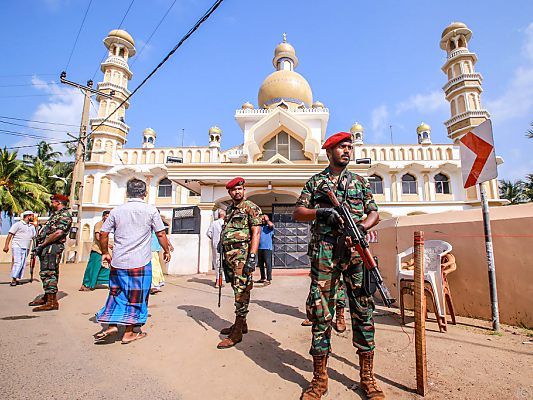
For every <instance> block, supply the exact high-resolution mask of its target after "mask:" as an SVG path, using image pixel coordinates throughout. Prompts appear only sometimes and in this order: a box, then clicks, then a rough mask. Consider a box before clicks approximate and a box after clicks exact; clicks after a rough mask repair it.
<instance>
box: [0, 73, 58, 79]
mask: <svg viewBox="0 0 533 400" xmlns="http://www.w3.org/2000/svg"><path fill="white" fill-rule="evenodd" d="M55 75H56V74H38V73H37V72H36V73H33V74H7V75H0V78H18V77H23V76H55Z"/></svg>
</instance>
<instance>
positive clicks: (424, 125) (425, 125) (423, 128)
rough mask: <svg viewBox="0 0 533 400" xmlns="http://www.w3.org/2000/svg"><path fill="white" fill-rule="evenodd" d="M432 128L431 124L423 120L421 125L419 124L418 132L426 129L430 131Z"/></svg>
mask: <svg viewBox="0 0 533 400" xmlns="http://www.w3.org/2000/svg"><path fill="white" fill-rule="evenodd" d="M430 130H431V126H429V125H428V124H426V123H425V122H422V123H421V124H420V125H418V128H416V132H417V133H420V132H424V131H430Z"/></svg>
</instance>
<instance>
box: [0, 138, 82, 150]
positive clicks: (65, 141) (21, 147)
mask: <svg viewBox="0 0 533 400" xmlns="http://www.w3.org/2000/svg"><path fill="white" fill-rule="evenodd" d="M74 142H77V140H63V141H61V142H47V144H67V143H74ZM28 147H39V145H38V144H28V145H25V146H12V147H4V150H16V149H25V148H28Z"/></svg>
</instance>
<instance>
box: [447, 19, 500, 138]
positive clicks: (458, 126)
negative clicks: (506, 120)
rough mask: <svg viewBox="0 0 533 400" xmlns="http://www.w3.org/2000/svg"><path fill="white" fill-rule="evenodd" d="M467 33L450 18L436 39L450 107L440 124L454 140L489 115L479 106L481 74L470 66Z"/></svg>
mask: <svg viewBox="0 0 533 400" xmlns="http://www.w3.org/2000/svg"><path fill="white" fill-rule="evenodd" d="M471 37H472V31H471V30H470V29H468V27H467V26H466V25H465V24H463V23H462V22H453V23H452V24H450V25H449V26H448V27H447V28H446V29H444V32H442V38H441V41H440V47H441V49H443V50H445V51H446V53H447V60H446V62H445V63H444V65H443V66H442V71H443V72H444V73H445V74H447V76H448V83H446V85H444V87H443V88H442V89H443V90H444V93H445V95H446V100H448V102H450V109H451V118H450V119H449V120H448V121H446V122H445V123H444V124H445V125H446V128H447V129H448V137H449V138H450V139H452V140H453V141H454V142H455V143H457V142H458V140H459V139H460V138H461V137H462V136H463V135H464V134H465V133H467V132H468V131H469V130H470V129H472V127H475V126H477V125H479V124H481V123H482V122H483V121H485V120H486V119H487V118H489V117H490V115H489V113H488V112H487V111H486V110H484V109H483V108H482V107H481V99H480V96H481V92H482V91H483V89H482V88H481V82H482V80H483V77H482V76H481V74H480V73H477V72H475V70H474V66H475V65H476V62H477V56H476V54H475V53H471V52H470V50H468V42H469V41H470V38H471Z"/></svg>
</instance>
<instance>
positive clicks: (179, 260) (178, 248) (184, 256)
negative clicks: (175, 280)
mask: <svg viewBox="0 0 533 400" xmlns="http://www.w3.org/2000/svg"><path fill="white" fill-rule="evenodd" d="M168 239H169V241H170V244H172V246H173V247H174V251H173V252H172V257H171V259H170V262H169V263H168V265H167V273H168V274H170V275H193V274H197V273H198V272H207V271H199V268H198V265H199V257H200V252H210V249H209V248H203V247H200V237H199V235H193V234H190V235H189V234H186V235H182V234H180V235H169V236H168ZM207 247H208V246H207Z"/></svg>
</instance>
